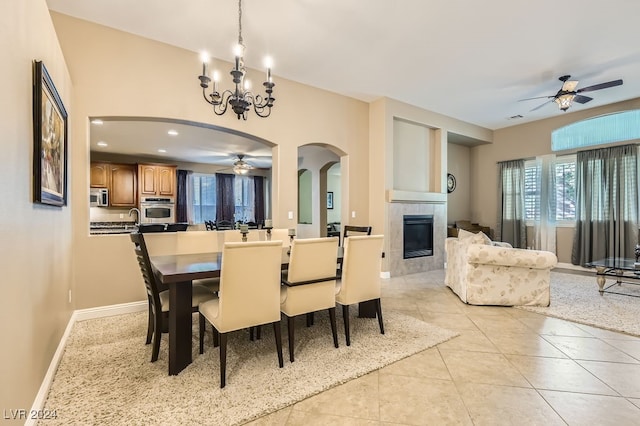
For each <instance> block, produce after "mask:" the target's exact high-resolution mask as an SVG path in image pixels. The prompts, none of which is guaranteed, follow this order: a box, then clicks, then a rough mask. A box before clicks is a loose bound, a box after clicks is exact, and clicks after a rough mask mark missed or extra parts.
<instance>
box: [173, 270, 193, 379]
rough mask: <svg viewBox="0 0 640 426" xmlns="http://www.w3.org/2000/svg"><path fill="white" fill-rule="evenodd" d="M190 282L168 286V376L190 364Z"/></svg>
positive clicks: (175, 373)
mask: <svg viewBox="0 0 640 426" xmlns="http://www.w3.org/2000/svg"><path fill="white" fill-rule="evenodd" d="M191 298H192V289H191V282H181V283H171V284H170V285H169V307H170V308H169V375H170V376H175V375H177V374H178V373H180V372H181V371H182V370H183V369H184V368H185V367H186V366H187V365H189V364H191Z"/></svg>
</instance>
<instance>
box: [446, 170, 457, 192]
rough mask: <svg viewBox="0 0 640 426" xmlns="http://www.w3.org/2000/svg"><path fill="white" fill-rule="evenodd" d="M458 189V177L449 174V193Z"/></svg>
mask: <svg viewBox="0 0 640 426" xmlns="http://www.w3.org/2000/svg"><path fill="white" fill-rule="evenodd" d="M455 189H456V177H455V176H454V175H452V174H451V173H447V192H453V191H454V190H455Z"/></svg>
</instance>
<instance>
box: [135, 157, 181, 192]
mask: <svg viewBox="0 0 640 426" xmlns="http://www.w3.org/2000/svg"><path fill="white" fill-rule="evenodd" d="M176 169H177V167H176V166H171V165H166V164H138V178H139V179H140V184H139V185H138V188H139V194H140V198H141V199H142V197H154V196H156V197H157V196H162V197H175V195H176Z"/></svg>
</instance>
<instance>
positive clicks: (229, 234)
mask: <svg viewBox="0 0 640 426" xmlns="http://www.w3.org/2000/svg"><path fill="white" fill-rule="evenodd" d="M260 232H261V231H258V230H257V229H250V230H249V232H247V242H249V241H260V240H264V238H260ZM219 234H222V235H223V238H224V242H225V243H239V242H242V234H241V233H240V230H238V229H232V230H230V231H222V232H219Z"/></svg>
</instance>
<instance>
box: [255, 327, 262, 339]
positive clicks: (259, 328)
mask: <svg viewBox="0 0 640 426" xmlns="http://www.w3.org/2000/svg"><path fill="white" fill-rule="evenodd" d="M261 338H262V326H261V325H258V326H256V340H260V339H261Z"/></svg>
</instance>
